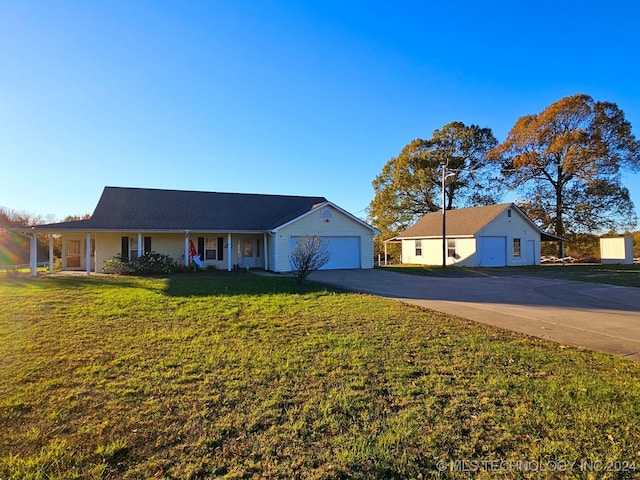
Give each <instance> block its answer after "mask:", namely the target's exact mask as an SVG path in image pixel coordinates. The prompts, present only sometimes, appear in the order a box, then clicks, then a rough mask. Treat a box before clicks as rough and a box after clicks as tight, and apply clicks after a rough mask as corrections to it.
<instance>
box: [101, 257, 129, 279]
mask: <svg viewBox="0 0 640 480" xmlns="http://www.w3.org/2000/svg"><path fill="white" fill-rule="evenodd" d="M102 270H103V271H104V272H105V273H116V274H118V275H124V274H126V273H132V272H133V269H132V268H131V265H129V261H128V260H127V259H125V258H122V255H119V254H118V255H116V256H115V257H112V258H110V259H108V260H105V261H104V263H103V264H102Z"/></svg>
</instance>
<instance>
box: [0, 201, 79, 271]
mask: <svg viewBox="0 0 640 480" xmlns="http://www.w3.org/2000/svg"><path fill="white" fill-rule="evenodd" d="M89 217H90V215H89V214H85V215H69V216H67V217H65V219H64V220H63V221H65V222H68V221H71V220H86V219H87V218H89ZM53 222H55V218H54V217H53V216H52V215H47V216H41V215H34V214H31V213H28V212H22V211H17V210H11V209H9V208H5V207H0V266H4V265H22V264H27V263H29V249H30V242H29V236H28V235H27V234H26V233H24V232H20V230H19V229H20V228H24V227H31V226H35V225H42V224H45V223H53ZM36 237H37V240H38V242H37V246H38V253H37V258H38V260H44V259H47V258H48V256H49V237H48V235H45V234H38V235H37V236H36ZM61 251H62V245H61V243H60V241H59V239H54V254H55V256H57V257H59V256H60V255H61Z"/></svg>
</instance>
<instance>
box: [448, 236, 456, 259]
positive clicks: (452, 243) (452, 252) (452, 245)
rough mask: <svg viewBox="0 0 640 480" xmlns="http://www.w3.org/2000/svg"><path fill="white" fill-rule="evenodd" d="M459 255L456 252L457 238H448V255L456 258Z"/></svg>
mask: <svg viewBox="0 0 640 480" xmlns="http://www.w3.org/2000/svg"><path fill="white" fill-rule="evenodd" d="M456 255H457V252H456V239H455V238H447V257H450V258H455V257H456Z"/></svg>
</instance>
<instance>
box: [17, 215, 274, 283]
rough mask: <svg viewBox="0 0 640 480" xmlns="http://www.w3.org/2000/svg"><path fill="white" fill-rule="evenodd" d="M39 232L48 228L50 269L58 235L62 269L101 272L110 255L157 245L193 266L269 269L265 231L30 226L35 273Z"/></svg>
mask: <svg viewBox="0 0 640 480" xmlns="http://www.w3.org/2000/svg"><path fill="white" fill-rule="evenodd" d="M37 233H47V234H49V258H48V260H49V261H48V264H49V272H51V273H53V271H54V236H55V237H56V238H60V240H61V242H62V245H61V246H62V248H61V255H62V258H61V260H62V262H61V265H62V270H65V271H84V272H85V273H86V274H87V275H90V274H91V273H92V272H102V271H103V265H104V262H105V261H106V260H109V259H111V258H114V257H116V256H120V257H121V258H122V259H125V260H135V259H137V258H140V257H141V256H142V255H144V254H145V253H148V252H151V251H154V252H158V253H161V254H164V255H168V256H170V257H171V258H173V259H175V260H176V261H177V262H179V263H181V264H184V265H185V266H187V267H188V266H189V265H190V264H191V262H193V261H194V260H195V261H196V263H198V264H199V266H201V267H202V268H218V269H226V270H228V271H231V270H233V269H234V268H264V269H265V270H268V269H269V255H268V252H269V246H270V242H269V235H268V233H267V232H259V233H256V232H232V233H231V232H204V231H189V230H183V231H138V232H124V231H120V232H114V231H91V232H89V231H65V230H56V231H53V230H49V229H47V230H46V231H45V230H44V229H38V228H37V227H36V228H34V229H32V230H31V232H30V237H31V242H30V273H31V275H32V276H35V275H37V264H38V259H37V250H38V249H37V237H36V235H37Z"/></svg>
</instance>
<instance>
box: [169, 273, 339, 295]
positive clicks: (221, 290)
mask: <svg viewBox="0 0 640 480" xmlns="http://www.w3.org/2000/svg"><path fill="white" fill-rule="evenodd" d="M167 280H168V282H167V284H166V288H165V290H164V293H165V295H169V296H172V297H194V296H215V295H264V294H269V295H273V294H281V293H288V294H296V293H298V294H305V293H311V292H324V291H326V290H327V288H328V287H327V286H326V285H321V284H318V283H315V282H308V281H307V282H304V283H303V284H302V285H297V284H296V281H295V279H294V278H292V277H287V276H279V275H274V276H261V275H255V274H253V273H249V272H246V271H244V270H234V271H231V272H227V271H213V272H202V273H186V274H177V275H171V276H169V277H167Z"/></svg>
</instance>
